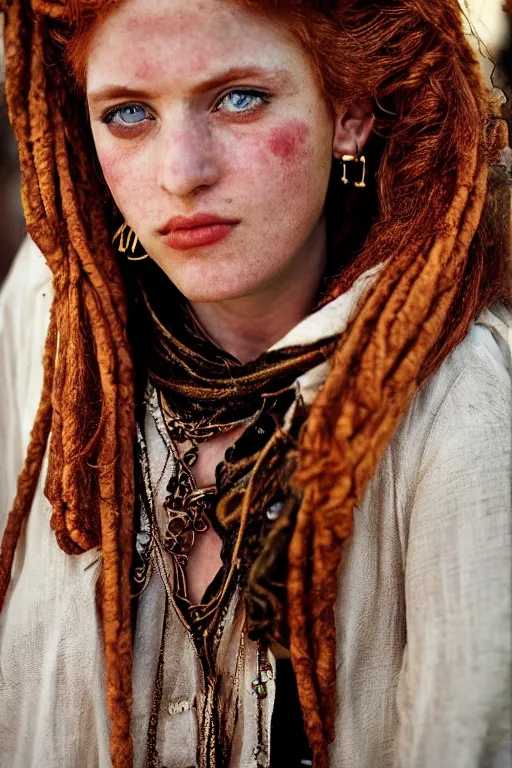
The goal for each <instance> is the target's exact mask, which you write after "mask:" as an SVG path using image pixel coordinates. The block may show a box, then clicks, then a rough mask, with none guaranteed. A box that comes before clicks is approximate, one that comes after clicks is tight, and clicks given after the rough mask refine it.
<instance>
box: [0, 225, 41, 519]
mask: <svg viewBox="0 0 512 768" xmlns="http://www.w3.org/2000/svg"><path fill="white" fill-rule="evenodd" d="M51 301H52V285H51V272H50V270H49V269H48V267H47V266H46V263H45V261H44V258H43V256H42V254H41V252H40V251H39V249H38V248H37V247H36V245H35V244H34V243H33V242H32V241H31V240H30V239H29V238H27V239H26V240H25V241H24V243H23V245H22V247H21V248H20V250H19V252H18V254H17V256H16V258H15V260H14V262H13V264H12V267H11V270H10V272H9V275H8V276H7V279H6V281H5V283H4V285H3V286H2V290H1V292H0V393H1V397H0V456H2V476H1V479H0V534H1V533H2V532H3V529H4V526H5V523H6V521H7V516H8V514H9V511H10V509H11V506H12V503H13V500H14V497H15V494H16V484H17V479H18V475H19V473H20V470H21V468H22V466H23V461H24V459H25V452H26V450H27V446H28V441H29V438H30V432H31V430H32V426H33V422H34V417H35V414H36V411H37V407H38V405H39V399H40V397H41V389H42V384H43V351H44V342H45V338H46V333H47V329H48V322H49V316H50V306H51Z"/></svg>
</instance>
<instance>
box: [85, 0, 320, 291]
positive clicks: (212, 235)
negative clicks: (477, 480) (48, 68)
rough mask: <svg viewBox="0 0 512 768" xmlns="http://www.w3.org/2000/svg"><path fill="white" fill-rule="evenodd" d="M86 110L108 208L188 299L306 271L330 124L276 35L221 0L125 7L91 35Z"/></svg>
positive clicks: (143, 1)
mask: <svg viewBox="0 0 512 768" xmlns="http://www.w3.org/2000/svg"><path fill="white" fill-rule="evenodd" d="M87 99H88V104H89V110H90V115H91V126H92V131H93V136H94V141H95V144H96V150H97V153H98V158H99V161H100V164H101V167H102V169H103V173H104V176H105V179H106V182H107V184H108V186H109V188H110V190H111V192H112V195H113V197H114V200H115V202H116V204H117V206H118V207H119V209H120V211H121V213H122V214H123V216H124V217H125V219H126V221H127V222H128V224H129V225H130V226H131V227H132V229H133V230H134V231H135V232H136V233H137V235H138V236H139V238H140V241H141V243H142V244H143V246H144V248H145V249H146V251H147V253H148V254H149V255H150V256H151V258H153V259H154V260H155V262H156V263H157V264H158V265H159V266H160V267H161V268H162V270H163V271H164V272H165V273H166V275H167V276H168V277H169V278H170V279H171V280H172V282H173V283H174V284H175V285H176V286H177V287H178V289H179V290H180V291H181V292H182V293H183V294H184V295H185V296H186V297H187V298H188V299H189V300H191V301H222V300H226V299H231V298H238V297H242V296H250V295H255V294H258V293H259V292H262V291H264V290H265V288H266V287H267V286H269V284H272V282H273V281H274V282H275V281H279V280H280V279H283V278H284V279H286V275H289V274H291V273H292V272H294V273H295V274H300V273H301V270H302V265H304V266H305V267H306V266H307V259H308V258H310V257H311V250H312V248H314V247H316V246H315V244H318V241H319V233H320V232H321V231H323V230H322V226H323V220H322V210H323V206H324V202H325V196H326V191H327V184H328V180H329V174H330V169H331V162H332V153H333V131H334V116H333V114H332V112H331V110H330V108H329V106H328V105H327V103H326V101H325V99H324V97H323V93H322V90H321V88H320V85H319V82H318V79H317V76H316V74H315V71H314V69H313V67H312V65H311V63H310V60H309V58H308V56H307V54H306V53H305V52H304V50H303V49H302V47H301V46H300V45H299V43H298V42H297V41H296V40H295V39H294V38H293V37H292V36H291V34H290V33H288V32H287V30H286V29H285V28H284V27H283V26H279V25H276V24H275V23H272V22H271V21H270V20H268V19H266V18H264V17H263V16H262V15H261V14H257V13H255V12H253V11H249V10H247V9H245V8H240V7H237V6H236V5H232V4H230V3H229V2H227V0H194V2H190V0H128V2H125V3H124V4H123V5H122V6H121V7H120V9H119V10H117V11H116V12H114V13H113V14H112V15H110V16H109V17H108V18H107V19H106V20H105V21H104V22H103V23H102V24H101V25H100V26H99V27H98V29H97V30H96V32H95V34H94V37H93V39H92V43H91V48H90V55H89V58H88V65H87ZM198 214H201V215H203V214H204V219H203V220H202V221H201V219H200V218H198V219H196V220H194V218H193V217H196V216H198ZM175 217H183V218H182V219H181V220H176V221H173V219H175ZM213 218H215V219H220V220H221V221H224V223H217V224H211V223H210V226H208V225H207V222H208V219H210V220H211V219H213ZM205 222H206V223H205ZM194 224H195V225H199V224H203V226H202V227H200V228H195V230H194V228H190V227H191V225H192V226H193V225H194ZM183 227H186V228H185V229H183ZM320 237H321V236H320ZM304 274H307V269H305V270H304Z"/></svg>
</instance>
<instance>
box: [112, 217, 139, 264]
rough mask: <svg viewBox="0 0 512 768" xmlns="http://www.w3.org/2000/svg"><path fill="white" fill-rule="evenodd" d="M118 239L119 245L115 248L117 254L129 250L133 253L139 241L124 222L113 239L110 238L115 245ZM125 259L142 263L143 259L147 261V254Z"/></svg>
mask: <svg viewBox="0 0 512 768" xmlns="http://www.w3.org/2000/svg"><path fill="white" fill-rule="evenodd" d="M118 238H119V244H118V246H117V250H118V251H119V253H126V251H128V250H130V251H131V252H132V253H135V248H136V247H137V243H138V242H140V241H139V238H138V236H137V235H136V234H135V232H134V231H133V229H132V228H131V227H129V226H128V224H127V223H126V222H124V223H123V224H121V226H120V227H119V229H118V230H117V232H116V233H115V235H114V237H113V238H112V243H115V241H116V240H117V239H118ZM126 258H127V259H128V261H142V260H143V259H147V258H148V255H147V253H144V254H142V255H141V256H127V257H126Z"/></svg>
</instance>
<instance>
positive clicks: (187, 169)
mask: <svg viewBox="0 0 512 768" xmlns="http://www.w3.org/2000/svg"><path fill="white" fill-rule="evenodd" d="M157 143H158V146H157V147H156V152H157V164H158V165H157V174H158V177H157V182H158V185H159V186H160V187H161V188H162V189H163V190H165V191H166V192H167V193H168V194H170V195H173V196H175V197H180V198H186V197H190V196H192V195H194V194H196V193H197V192H198V191H199V190H200V189H201V188H208V187H211V186H213V185H214V184H215V182H216V181H217V179H218V178H219V174H220V168H219V162H218V160H217V157H216V153H215V147H214V141H213V138H212V135H211V132H210V130H209V129H208V126H207V125H206V124H205V122H204V121H199V120H194V119H193V118H192V117H188V116H187V115H181V116H180V117H177V116H176V115H175V116H174V118H173V120H172V124H170V125H168V126H166V127H165V128H164V129H162V130H161V131H160V135H159V140H158V142H157Z"/></svg>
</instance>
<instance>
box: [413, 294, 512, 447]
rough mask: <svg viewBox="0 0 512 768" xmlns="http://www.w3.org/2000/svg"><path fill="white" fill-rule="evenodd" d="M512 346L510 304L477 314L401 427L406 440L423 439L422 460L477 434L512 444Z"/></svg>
mask: <svg viewBox="0 0 512 768" xmlns="http://www.w3.org/2000/svg"><path fill="white" fill-rule="evenodd" d="M511 344H512V313H511V312H509V311H508V310H507V309H506V308H505V307H503V306H497V307H494V308H493V309H492V310H487V311H486V312H484V313H483V314H482V315H481V316H480V317H478V318H477V319H476V321H475V322H474V323H473V324H472V326H471V328H470V330H469V332H468V334H467V336H466V337H465V338H464V339H463V341H462V342H461V343H460V344H459V345H458V346H457V347H456V348H455V349H454V350H453V352H452V353H451V354H450V355H449V356H448V357H447V359H446V360H445V361H444V362H443V364H442V365H441V367H440V368H439V370H438V371H437V372H436V373H435V374H434V375H433V376H432V377H431V379H430V380H428V381H427V382H425V384H424V385H423V386H422V387H421V389H420V390H419V392H418V393H417V395H416V397H415V398H414V400H413V403H412V404H411V407H410V409H409V412H408V413H407V415H406V417H405V419H404V422H403V424H402V425H401V428H400V430H399V432H400V435H399V436H400V437H401V439H403V440H407V441H408V442H409V441H410V440H414V441H415V442H417V443H420V444H421V446H422V449H423V450H422V453H423V454H424V456H423V458H424V457H425V455H426V454H428V453H429V451H438V450H439V449H441V448H442V446H443V445H444V446H446V445H449V444H450V443H452V444H453V443H458V444H460V445H464V444H469V443H473V441H474V440H475V439H477V440H478V438H480V439H481V440H485V439H487V438H488V437H491V436H493V437H494V438H495V439H496V438H499V437H500V436H501V437H503V439H504V441H505V442H508V443H510V439H508V440H507V438H510V432H511V428H510V425H511V420H512V347H511ZM473 448H474V445H473ZM487 448H488V449H489V450H491V446H490V445H488V446H487ZM418 458H420V457H418Z"/></svg>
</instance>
